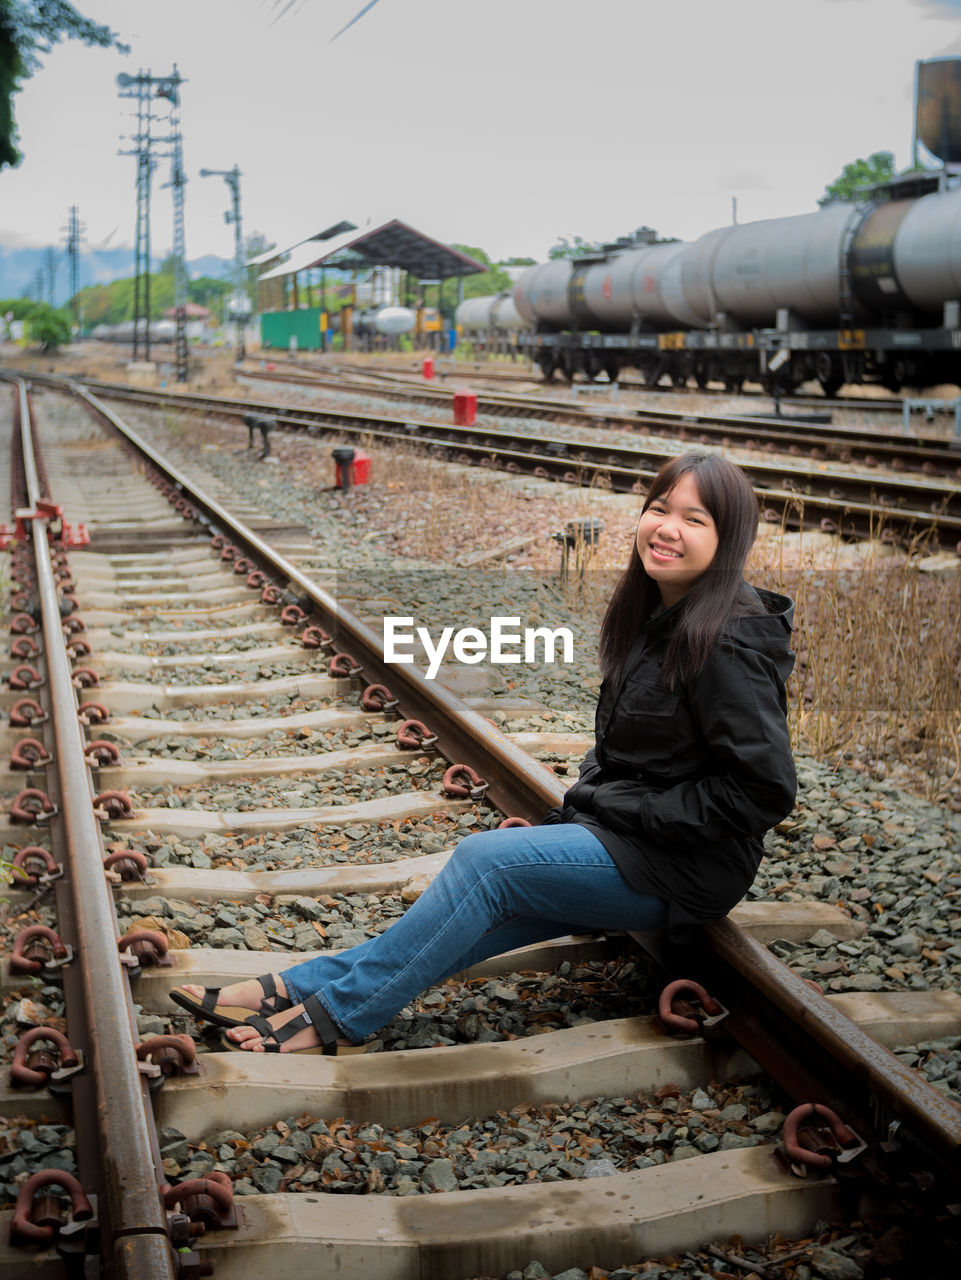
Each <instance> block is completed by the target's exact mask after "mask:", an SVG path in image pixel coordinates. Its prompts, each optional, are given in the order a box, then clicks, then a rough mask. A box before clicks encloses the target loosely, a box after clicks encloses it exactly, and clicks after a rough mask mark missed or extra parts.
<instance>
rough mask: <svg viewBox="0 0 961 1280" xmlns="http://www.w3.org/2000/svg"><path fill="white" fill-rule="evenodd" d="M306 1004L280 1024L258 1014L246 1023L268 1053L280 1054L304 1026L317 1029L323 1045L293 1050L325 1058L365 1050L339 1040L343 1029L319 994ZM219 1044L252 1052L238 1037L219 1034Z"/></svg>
mask: <svg viewBox="0 0 961 1280" xmlns="http://www.w3.org/2000/svg"><path fill="white" fill-rule="evenodd" d="M303 1004H304V1009H303V1012H302V1013H298V1014H295V1015H294V1017H292V1018H290V1019H288V1021H287V1022H285V1023H284V1024H283V1025H282V1026H280V1027H272V1026H271V1025H270V1023H269V1022H268V1021H267V1019H266V1018H262V1017H260V1016H258V1015H257V1014H255V1015H254V1016H253V1017H252V1018H247V1019H246V1021H245V1022H244V1024H243V1025H244V1026H247V1027H253V1028H254V1030H255V1031H257V1032H258V1034H259V1035H260V1037H261V1039H262V1041H263V1045H264V1052H265V1053H281V1052H282V1050H281V1045H283V1044H286V1043H287V1041H288V1040H290V1039H292V1038H293V1037H294V1036H295V1035H296V1034H297V1032H298V1031H303V1030H304V1028H305V1027H313V1028H314V1030H315V1031H316V1032H317V1034H318V1035H319V1036H320V1044H316V1045H311V1046H310V1047H309V1048H307V1049H291V1050H290V1051H289V1052H290V1053H311V1054H322V1055H324V1056H325V1057H332V1056H336V1055H338V1054H348V1053H364V1052H365V1050H366V1048H367V1046H366V1045H365V1044H338V1043H337V1038H338V1036H339V1035H340V1034H341V1032H340V1030H339V1029H338V1027H337V1026H336V1025H335V1023H334V1022H333V1020H332V1018H331V1016H330V1014H329V1013H328V1012H327V1010H326V1009H325V1008H324V1006H323V1005H322V1004H321V1003H320V1001H319V1000H318V999H317V997H316V996H308V997H307V999H306V1000H304V1002H303ZM220 1044H221V1047H222V1048H224V1049H228V1050H229V1051H230V1052H231V1053H251V1052H252V1050H250V1049H244V1047H243V1045H241V1044H238V1043H237V1042H236V1041H235V1040H229V1039H228V1038H227V1036H221V1037H220Z"/></svg>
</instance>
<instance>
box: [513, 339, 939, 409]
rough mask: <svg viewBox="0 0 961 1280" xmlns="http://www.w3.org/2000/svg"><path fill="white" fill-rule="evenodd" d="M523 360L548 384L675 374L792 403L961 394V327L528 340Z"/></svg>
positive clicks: (521, 346)
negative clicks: (931, 391) (874, 389)
mask: <svg viewBox="0 0 961 1280" xmlns="http://www.w3.org/2000/svg"><path fill="white" fill-rule="evenodd" d="M517 349H518V351H519V353H520V354H522V355H524V356H526V357H527V358H528V359H530V360H532V361H533V362H534V363H535V364H537V365H538V367H539V368H540V370H541V374H542V376H543V377H544V379H545V380H546V381H550V380H551V379H552V378H553V377H554V376H555V375H556V374H558V373H559V374H560V375H561V376H562V377H564V378H566V379H567V380H568V381H571V380H573V379H574V378H575V377H577V376H581V377H584V378H586V379H588V380H589V381H594V379H596V378H599V377H600V376H601V375H602V374H605V375H606V376H607V378H608V379H609V380H610V381H612V382H614V381H616V380H617V379H618V378H619V377H620V375H621V372H622V371H623V370H625V369H637V370H638V371H639V372H640V373H641V374H642V375H643V377H644V380H645V383H646V384H647V385H648V386H649V387H655V386H657V384H658V383H659V382H660V381H661V379H662V378H664V377H665V376H666V377H667V378H669V379H670V381H671V383H672V384H673V385H674V386H677V387H680V386H687V385H690V383H692V382H693V383H694V384H695V385H696V386H698V387H702V388H703V387H706V386H707V385H708V383H723V384H724V386H725V387H726V388H727V389H728V390H729V391H730V392H732V393H737V392H738V391H740V389H741V387H742V385H743V384H744V383H745V382H753V383H760V384H761V385H762V386H763V387H764V389H765V390H766V391H768V392H769V393H771V394H778V395H789V394H790V393H791V392H793V391H795V390H797V388H798V387H800V386H801V384H802V383H804V382H818V383H820V385H821V388H822V390H823V392H824V394H825V395H826V396H833V395H836V394H837V392H838V391H839V390H840V388H841V387H842V386H845V385H847V386H857V385H860V384H862V383H873V384H876V385H879V386H883V387H886V388H887V389H888V390H889V391H900V390H902V389H903V388H911V389H920V388H923V387H933V386H940V385H943V384H953V385H958V386H961V329H944V328H939V329H850V330H838V329H826V330H813V331H807V330H805V331H798V332H795V331H784V330H775V329H759V330H754V331H751V332H740V333H711V332H699V331H694V332H680V333H647V334H601V333H572V332H567V333H520V334H518V335H517Z"/></svg>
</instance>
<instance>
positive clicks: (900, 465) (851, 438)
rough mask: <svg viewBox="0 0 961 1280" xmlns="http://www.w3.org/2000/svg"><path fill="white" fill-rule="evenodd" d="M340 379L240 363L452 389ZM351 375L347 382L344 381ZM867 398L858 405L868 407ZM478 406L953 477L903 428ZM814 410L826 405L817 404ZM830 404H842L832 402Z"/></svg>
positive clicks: (438, 395) (535, 403)
mask: <svg viewBox="0 0 961 1280" xmlns="http://www.w3.org/2000/svg"><path fill="white" fill-rule="evenodd" d="M347 369H348V378H347V379H345V378H344V377H343V375H342V374H341V373H338V372H337V369H336V366H332V367H331V369H330V371H329V372H314V371H312V370H307V371H304V370H303V369H284V370H283V371H281V370H277V369H274V370H267V369H245V370H243V372H242V373H241V374H240V376H241V377H242V378H244V379H247V380H254V381H257V380H260V381H267V382H289V383H293V384H295V385H302V386H320V387H325V388H327V389H329V390H331V391H334V392H338V393H341V394H344V393H347V394H350V393H352V392H353V393H355V394H359V395H371V394H375V395H377V396H378V397H380V398H383V399H387V400H393V401H395V402H399V403H408V404H410V403H413V404H418V403H420V404H429V405H432V406H438V405H440V406H443V407H444V408H449V407H450V404H451V401H452V398H453V396H454V395H455V394H456V391H454V390H452V389H446V388H443V387H431V386H426V385H424V384H423V383H418V382H414V381H412V380H410V379H408V378H403V377H401V376H399V375H392V374H386V373H384V374H381V375H380V377H377V376H376V375H365V374H364V373H363V372H362V370H360V369H355V368H353V367H352V366H348V367H347ZM351 377H353V378H354V379H355V381H353V382H352V381H350V378H351ZM873 403H874V402H873V401H862V404H865V405H873ZM477 406H478V408H479V409H480V411H481V412H483V413H487V414H491V415H492V416H495V417H496V416H521V417H530V418H533V419H535V420H538V419H539V420H548V421H551V422H555V423H564V424H570V425H573V426H578V427H582V428H595V427H598V428H602V429H603V428H607V427H621V428H624V429H628V430H631V429H635V430H637V431H639V432H640V433H641V434H645V435H648V434H657V433H658V431H660V433H661V434H669V435H673V436H676V437H677V438H679V439H681V440H691V441H694V442H696V443H700V444H723V445H728V446H735V447H739V448H744V449H760V450H764V451H766V452H769V453H779V452H780V453H786V454H788V455H789V456H791V457H792V458H810V459H812V460H813V461H815V462H822V461H829V462H842V463H844V464H845V465H850V464H854V465H859V466H864V467H867V468H875V467H878V466H886V467H891V468H892V469H893V470H895V471H918V472H921V473H923V474H925V475H932V476H934V475H943V476H948V477H957V476H961V446H956V445H952V444H950V443H945V441H944V440H942V439H940V438H938V437H934V436H923V435H912V434H909V433H905V432H896V433H891V434H886V433H883V432H880V431H877V430H875V429H873V428H870V427H864V426H846V425H843V424H840V425H839V424H834V423H832V422H830V415H827V416H828V422H827V423H826V424H818V423H816V422H814V421H812V420H810V419H806V418H804V417H803V416H801V417H798V416H793V417H792V415H791V414H790V412H789V413H788V414H786V415H784V416H780V415H778V414H773V413H772V414H768V415H761V414H745V415H737V414H733V413H723V414H712V413H705V412H700V411H696V410H674V409H665V408H662V407H658V408H644V407H643V406H636V405H623V406H621V405H615V404H608V405H604V406H580V407H579V406H577V405H573V404H571V402H570V401H569V400H558V399H553V398H550V397H546V396H545V397H537V398H536V399H535V398H532V397H530V396H506V395H501V394H490V393H488V394H486V395H485V394H483V393H481V394H480V395H478V398H477ZM820 407H821V408H831V407H832V403H831V402H825V403H824V404H822V405H821V406H820ZM833 407H841V408H844V407H850V406H849V405H843V404H837V405H833Z"/></svg>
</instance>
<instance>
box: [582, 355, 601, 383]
mask: <svg viewBox="0 0 961 1280" xmlns="http://www.w3.org/2000/svg"><path fill="white" fill-rule="evenodd" d="M600 372H601V362H600V359H599V357H598V356H591V355H586V356H585V357H584V377H585V378H586V379H587V381H588V382H594V381H595V380H596V379H597V377H598V376H599V375H600Z"/></svg>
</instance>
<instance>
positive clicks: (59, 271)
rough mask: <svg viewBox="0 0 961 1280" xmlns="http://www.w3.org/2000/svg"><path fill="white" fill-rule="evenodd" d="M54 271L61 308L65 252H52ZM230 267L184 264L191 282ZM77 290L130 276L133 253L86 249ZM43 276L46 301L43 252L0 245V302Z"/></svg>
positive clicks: (66, 284) (212, 260) (198, 261)
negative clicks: (40, 274)
mask: <svg viewBox="0 0 961 1280" xmlns="http://www.w3.org/2000/svg"><path fill="white" fill-rule="evenodd" d="M54 261H55V267H54V295H53V296H54V303H55V305H56V306H61V305H62V304H63V303H65V302H66V301H67V300H68V299H69V297H70V266H69V263H68V260H67V255H66V252H65V251H64V250H63V249H62V248H59V249H57V250H56V258H55V260H54ZM159 265H160V258H155V259H154V261H153V270H154V271H156V270H157V268H158V267H159ZM232 266H233V263H232V261H231V260H230V259H229V258H218V257H217V256H216V255H214V254H210V253H208V254H205V255H203V256H202V257H199V258H189V259H188V260H187V270H188V272H189V274H190V277H191V279H196V278H197V277H198V276H212V277H213V278H214V279H215V280H220V279H224V278H226V277H229V275H230V272H231V270H232ZM79 268H80V270H79V279H80V288H81V289H83V288H86V287H87V286H88V285H93V284H109V283H110V282H111V280H124V279H127V278H129V277H130V276H132V275H133V271H134V253H133V248H132V247H130V246H126V247H125V246H122V245H121V246H119V247H118V248H116V249H88V250H85V251H83V252H81V254H80V262H79ZM38 272H42V274H43V299H44V301H47V281H46V277H47V250H46V249H30V248H16V249H15V248H8V247H7V246H6V245H4V244H3V243H2V242H0V298H19V297H22V296H23V295H24V294H25V293H27V292H28V291H29V290H32V288H33V286H34V284H35V282H36V280H37V273H38Z"/></svg>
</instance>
